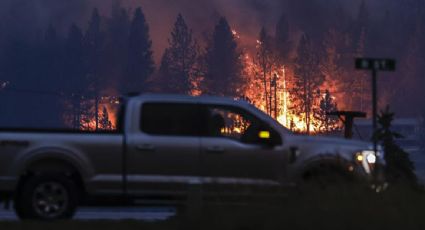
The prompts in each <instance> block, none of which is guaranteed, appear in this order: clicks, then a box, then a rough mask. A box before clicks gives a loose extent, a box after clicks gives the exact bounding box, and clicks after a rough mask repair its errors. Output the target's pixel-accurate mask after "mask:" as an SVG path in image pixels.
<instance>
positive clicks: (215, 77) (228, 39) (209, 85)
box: [203, 18, 243, 97]
mask: <svg viewBox="0 0 425 230" xmlns="http://www.w3.org/2000/svg"><path fill="white" fill-rule="evenodd" d="M241 59H242V55H241V52H239V51H238V45H237V42H236V40H235V37H234V35H233V33H232V30H231V28H230V26H229V23H228V22H227V20H226V19H225V18H220V20H219V23H218V24H217V25H216V27H215V30H214V33H213V37H212V41H211V42H210V44H209V46H208V48H207V53H206V56H205V63H206V75H205V78H204V81H203V93H204V94H210V95H219V96H228V97H240V96H243V95H242V94H243V92H242V90H241V89H242V87H243V75H242V72H243V66H242V60H241Z"/></svg>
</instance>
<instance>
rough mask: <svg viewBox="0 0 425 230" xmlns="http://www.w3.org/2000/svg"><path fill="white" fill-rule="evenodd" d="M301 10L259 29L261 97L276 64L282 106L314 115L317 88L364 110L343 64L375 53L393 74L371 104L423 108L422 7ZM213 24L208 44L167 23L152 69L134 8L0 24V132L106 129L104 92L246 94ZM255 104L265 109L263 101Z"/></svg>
mask: <svg viewBox="0 0 425 230" xmlns="http://www.w3.org/2000/svg"><path fill="white" fill-rule="evenodd" d="M308 2H314V4H311V5H308V4H304V3H301V2H296V1H292V2H291V4H289V7H290V8H288V9H282V13H281V17H279V20H277V21H276V23H275V24H276V25H275V26H274V28H275V29H274V30H273V32H271V33H270V32H268V31H267V28H270V25H264V29H263V30H261V31H258V34H259V36H258V41H259V42H261V44H263V46H261V47H260V49H257V50H256V52H257V54H256V55H254V56H255V57H254V59H255V60H254V61H255V62H256V64H258V65H259V66H260V67H261V66H262V67H264V68H263V69H262V70H261V71H259V72H258V76H261V74H260V73H263V75H264V80H265V83H264V93H265V95H266V98H267V95H271V94H272V91H271V85H272V83H273V82H272V80H273V79H271V78H270V76H272V75H271V74H270V68H272V67H271V66H276V65H282V66H283V65H284V66H286V67H288V69H289V73H288V75H291V76H292V80H293V86H291V87H292V89H291V90H292V91H293V92H295V93H294V94H293V95H294V97H296V98H295V99H294V100H296V101H298V103H299V105H301V106H298V107H297V109H298V110H299V111H295V112H297V113H305V114H310V113H315V109H314V108H313V107H312V103H313V102H312V101H313V100H316V99H317V97H318V95H319V96H320V95H321V94H322V95H323V94H325V92H326V98H325V99H324V100H329V98H332V97H331V96H330V95H337V99H338V100H339V101H343V102H344V106H345V107H346V108H350V109H356V110H363V111H367V110H368V106H369V105H368V104H369V101H368V100H369V99H368V98H369V97H370V96H369V95H368V92H369V85H370V82H369V78H368V75H366V74H365V73H362V72H354V68H353V59H354V58H355V57H359V56H368V55H373V56H376V55H379V56H389V57H396V58H397V59H398V60H399V62H400V68H399V72H398V74H397V76H396V77H393V76H391V77H387V78H384V77H382V78H381V88H383V89H391V90H382V91H381V98H383V99H382V100H383V101H385V102H387V103H388V102H393V104H395V105H394V107H395V108H396V111H398V110H406V111H408V110H409V106H410V105H409V103H405V101H411V102H412V103H415V104H420V106H422V107H423V104H424V103H425V99H421V98H424V97H418V96H417V93H419V92H422V91H421V90H422V89H421V87H422V86H423V85H424V83H425V80H424V79H423V78H422V77H421V76H422V75H423V74H422V73H423V72H424V70H425V69H424V68H425V56H424V54H425V46H424V44H425V43H424V42H423V41H425V23H424V22H425V13H424V12H425V10H424V9H425V8H424V6H423V4H420V3H418V4H417V5H415V7H411V8H409V10H411V9H415V10H414V11H412V13H411V17H401V16H400V15H399V14H397V13H398V12H396V11H394V12H386V13H382V12H381V14H382V16H380V17H377V16H375V17H373V16H374V12H371V11H370V9H369V7H368V5H367V4H366V3H365V1H363V2H362V3H361V4H360V5H358V6H357V7H358V9H357V10H355V12H356V13H355V14H354V15H352V13H350V12H347V11H346V10H344V9H343V8H342V7H338V4H333V5H332V7H330V8H329V9H326V8H324V6H323V5H320V4H319V3H317V2H316V1H314V0H309V1H308ZM392 4H395V5H397V4H400V7H401V6H402V5H403V3H401V2H400V3H396V2H392ZM15 7H16V6H15ZM315 7H316V8H315ZM394 8H396V6H394ZM312 9H315V10H316V11H318V12H315V10H312ZM403 10H404V11H402V10H401V12H406V11H407V10H406V9H405V7H404V8H403ZM297 12H298V13H297ZM299 12H304V13H306V12H311V14H310V15H308V17H307V16H306V15H304V16H303V15H302V14H300V13H299ZM11 15H13V14H11ZM20 17H22V15H20ZM23 18H26V17H23ZM217 18H218V20H217V21H215V22H214V24H215V26H214V27H213V28H210V29H209V30H210V31H209V32H208V33H207V34H208V36H205V38H202V39H200V38H198V37H196V36H195V34H194V33H193V32H192V29H191V27H190V24H189V23H187V22H186V21H185V16H184V15H178V16H177V19H176V21H175V24H174V26H173V28H172V31H171V34H170V35H168V36H167V35H164V36H167V37H168V38H169V40H168V43H169V44H168V45H169V46H168V47H167V48H166V49H165V52H164V53H163V55H162V59H161V61H160V63H158V66H156V65H155V63H154V58H153V52H154V50H153V49H152V42H155V41H152V40H151V36H150V28H149V27H150V25H149V24H148V23H147V20H146V18H145V15H144V12H143V9H142V8H135V9H127V8H124V7H123V6H121V5H120V4H118V2H116V3H115V4H114V5H113V6H112V10H111V12H110V14H108V15H102V14H100V13H99V12H98V10H96V9H94V10H93V12H92V14H91V17H90V19H89V20H88V22H87V23H85V24H84V25H77V24H73V25H72V26H70V27H69V28H68V29H67V31H68V32H67V33H59V32H57V31H58V30H57V28H55V27H54V26H52V25H51V26H48V27H47V29H46V30H43V31H38V32H33V33H22V32H21V31H22V30H19V29H17V28H14V26H15V25H16V26H18V25H21V24H20V22H19V21H16V23H15V22H14V21H13V20H14V18H13V16H11V17H10V22H11V23H10V24H11V25H9V26H0V28H7V30H5V33H4V34H3V35H1V36H0V46H1V47H0V50H1V53H0V81H1V87H2V90H1V91H0V100H1V101H0V108H1V110H0V113H1V114H0V126H12V127H14V126H19V127H28V126H30V127H42V128H46V127H73V128H76V129H87V128H89V127H91V128H93V124H94V127H95V129H104V128H105V126H108V124H109V122H108V121H105V117H106V118H107V117H108V116H107V115H108V114H107V112H105V110H107V108H105V107H104V106H103V105H102V104H103V103H104V102H105V100H108V99H107V98H106V99H105V96H119V95H125V94H128V93H133V92H138V93H143V92H167V93H181V94H195V95H196V94H199V93H203V94H212V95H222V96H230V97H246V96H247V95H244V94H245V89H246V88H247V87H249V86H247V85H246V78H247V75H249V73H247V72H246V66H245V65H246V63H245V61H244V55H245V54H246V52H248V51H247V50H249V48H246V47H243V46H244V44H241V42H240V41H239V40H238V38H237V37H236V36H235V34H234V31H232V29H238V28H232V26H231V24H232V22H231V21H228V20H226V18H225V17H217ZM17 19H19V18H17ZM325 19H326V20H325ZM25 22H26V23H28V21H25ZM60 29H61V31H63V28H60ZM257 48H258V47H257ZM155 52H161V51H158V50H155ZM267 62H270V63H267ZM273 68H274V67H273ZM415 93H416V94H415ZM269 98H271V97H269ZM333 103H335V102H332V104H333ZM319 104H320V103H319ZM267 105H268V110H269V112H270V113H272V110H273V105H272V101H271V99H269V100H268V101H267ZM338 105H341V103H339V104H338ZM325 107H326V106H325ZM275 110H277V108H275ZM322 112H323V111H322ZM406 114H408V113H406ZM306 117H310V116H306ZM108 119H109V118H108ZM93 122H94V123H93ZM325 129H326V128H325Z"/></svg>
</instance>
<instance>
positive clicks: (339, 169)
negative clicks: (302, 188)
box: [299, 156, 352, 180]
mask: <svg viewBox="0 0 425 230" xmlns="http://www.w3.org/2000/svg"><path fill="white" fill-rule="evenodd" d="M350 165H351V164H350V162H348V161H347V160H345V159H343V158H341V157H339V158H335V156H321V157H319V158H317V159H313V160H311V161H310V162H309V163H307V164H306V165H305V167H304V168H303V170H301V173H300V174H299V179H300V180H305V179H307V178H308V177H309V175H310V174H311V173H314V172H317V171H320V170H321V169H323V170H329V171H330V172H335V173H339V174H341V175H342V176H345V177H347V178H348V177H351V176H352V175H351V174H350V173H349V171H348V168H349V166H350Z"/></svg>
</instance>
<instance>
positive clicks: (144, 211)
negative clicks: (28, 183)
mask: <svg viewBox="0 0 425 230" xmlns="http://www.w3.org/2000/svg"><path fill="white" fill-rule="evenodd" d="M175 213H176V212H175V209H174V208H172V207H170V208H162V207H161V208H156V207H150V208H81V209H80V210H78V212H77V213H76V215H75V218H74V219H76V220H129V219H130V220H143V221H161V220H166V219H168V218H170V217H172V216H174V215H175ZM0 221H18V219H17V217H16V215H15V214H14V212H13V210H4V209H3V206H2V208H1V209H0Z"/></svg>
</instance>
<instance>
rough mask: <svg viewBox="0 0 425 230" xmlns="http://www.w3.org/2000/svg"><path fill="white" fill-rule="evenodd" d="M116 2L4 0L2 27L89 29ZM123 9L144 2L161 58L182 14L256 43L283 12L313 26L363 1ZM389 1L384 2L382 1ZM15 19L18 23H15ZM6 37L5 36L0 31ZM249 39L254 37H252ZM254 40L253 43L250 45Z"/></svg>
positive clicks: (163, 0)
mask: <svg viewBox="0 0 425 230" xmlns="http://www.w3.org/2000/svg"><path fill="white" fill-rule="evenodd" d="M114 1H119V0H2V1H0V19H1V20H0V27H2V28H7V29H8V30H10V28H8V25H9V24H12V23H13V24H16V25H19V28H12V30H19V31H20V32H21V33H22V34H25V35H28V34H30V35H31V34H37V33H41V31H43V30H45V28H46V27H47V26H48V25H53V26H55V27H56V28H57V30H58V31H59V32H60V33H62V34H65V33H66V31H67V29H68V27H69V25H70V24H72V23H76V24H77V25H79V26H81V27H83V28H85V27H86V26H87V23H88V19H89V17H90V13H91V11H92V9H93V8H95V7H96V8H98V9H99V10H100V11H101V13H102V15H103V16H108V15H109V13H110V11H111V6H112V4H113V2H114ZM397 1H401V0H387V1H381V0H366V3H367V4H368V5H369V6H370V7H371V8H372V9H374V11H373V14H372V15H377V16H379V15H382V14H384V13H385V12H386V11H388V10H392V9H391V7H392V5H393V3H394V2H397ZM119 2H120V3H121V5H122V6H123V7H124V8H127V9H135V8H137V7H142V8H143V11H144V13H145V14H146V18H147V21H148V23H149V26H150V29H151V36H152V40H153V47H154V51H155V59H156V60H157V61H158V60H159V58H160V56H161V53H162V51H163V49H164V48H165V47H166V45H167V39H168V37H169V33H170V31H171V28H172V25H173V23H174V20H175V18H176V16H177V15H178V14H179V13H181V14H182V15H183V16H184V17H185V18H186V20H187V22H188V24H189V26H190V27H191V28H192V29H193V31H194V33H195V35H196V37H198V38H199V39H203V38H204V37H206V36H207V33H208V32H210V31H211V30H212V28H213V26H214V23H216V21H217V20H218V17H220V16H224V17H226V18H227V19H228V20H229V22H230V24H231V26H232V27H233V28H234V29H236V30H237V31H238V32H239V33H240V34H241V36H242V37H245V38H246V40H249V41H250V42H252V43H255V39H253V38H255V36H257V35H258V33H259V31H260V29H261V27H263V26H264V27H265V28H267V29H268V30H269V31H270V32H273V30H274V26H275V24H276V22H277V20H278V19H279V17H280V16H281V15H282V14H285V15H288V18H290V19H291V20H292V21H291V22H290V24H291V26H293V27H297V28H301V29H307V30H312V29H313V30H314V28H315V27H316V24H317V23H326V21H333V20H339V19H338V18H337V17H338V15H335V12H338V11H344V12H345V13H346V14H347V15H350V16H354V15H355V14H356V11H357V9H358V6H359V5H360V3H361V0H120V1H119ZM383 2H385V3H383ZM403 2H405V4H404V5H405V6H406V8H409V7H410V8H412V9H414V8H415V7H416V5H417V4H419V3H418V2H422V1H419V0H403ZM12 21H13V22H12ZM0 36H1V35H0ZM248 38H249V39H248ZM248 45H249V44H248Z"/></svg>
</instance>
